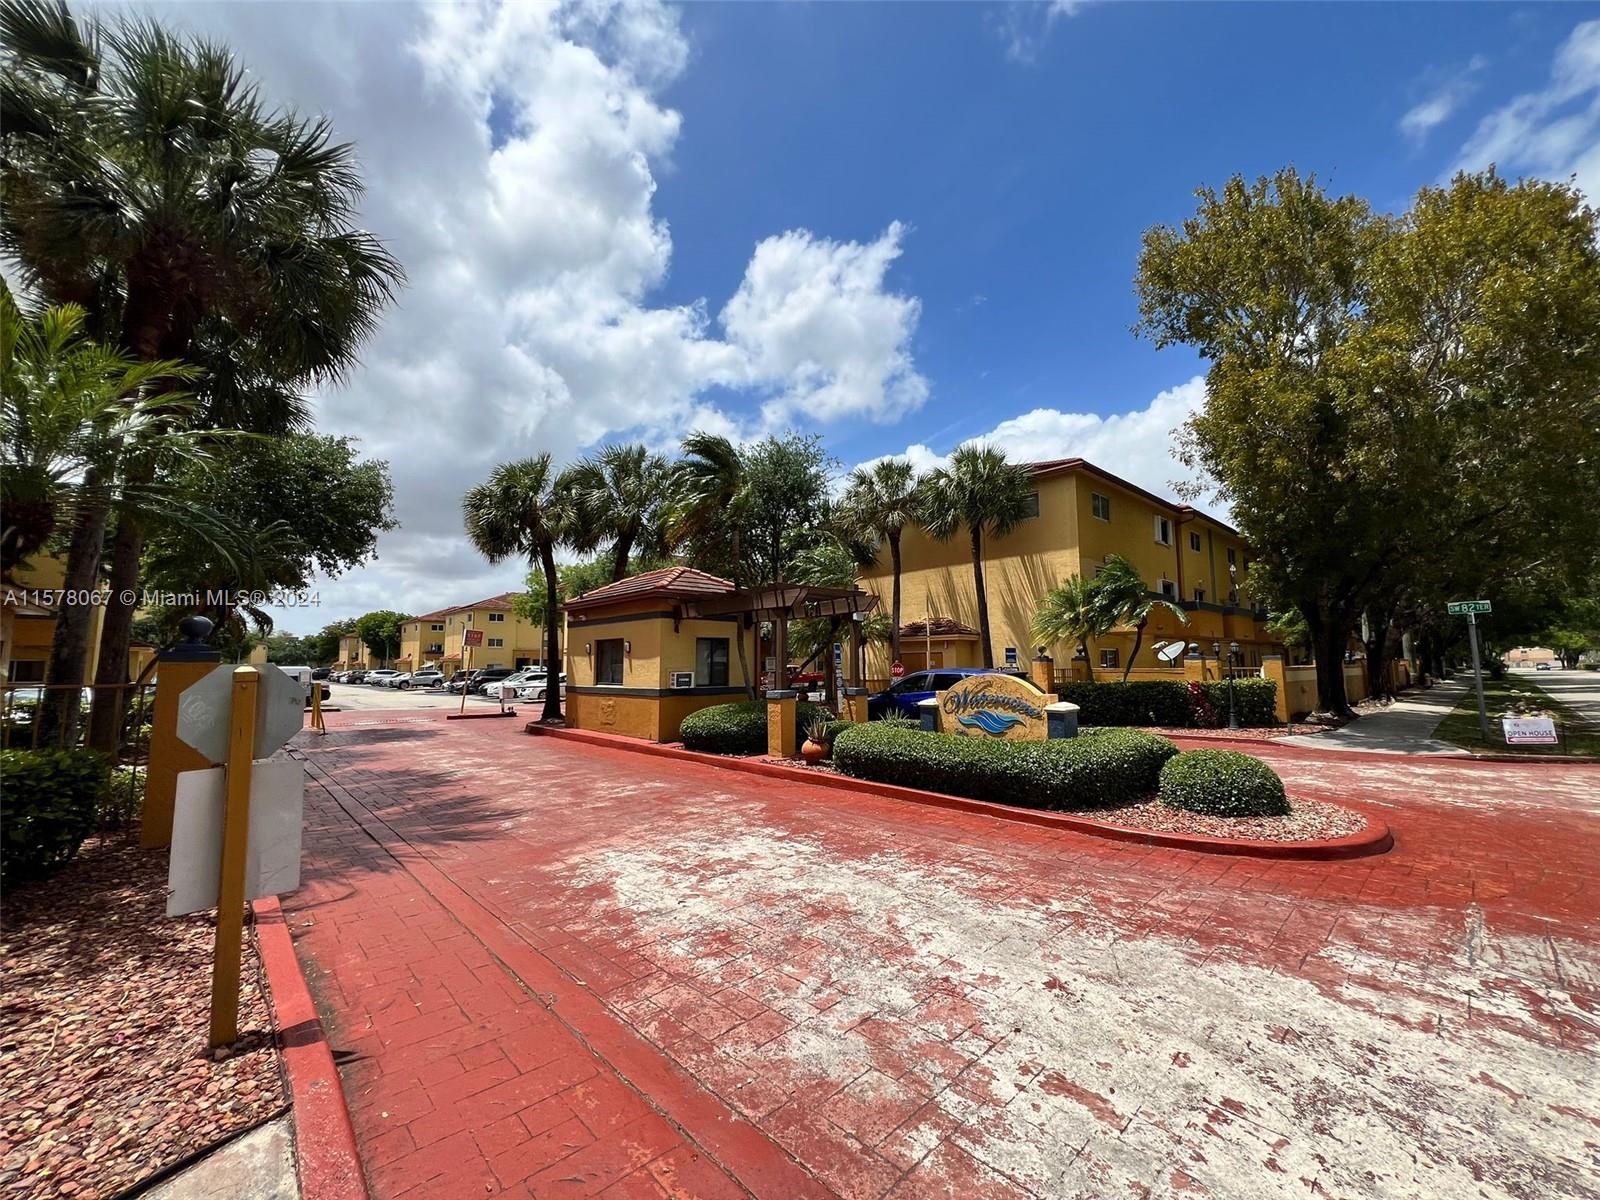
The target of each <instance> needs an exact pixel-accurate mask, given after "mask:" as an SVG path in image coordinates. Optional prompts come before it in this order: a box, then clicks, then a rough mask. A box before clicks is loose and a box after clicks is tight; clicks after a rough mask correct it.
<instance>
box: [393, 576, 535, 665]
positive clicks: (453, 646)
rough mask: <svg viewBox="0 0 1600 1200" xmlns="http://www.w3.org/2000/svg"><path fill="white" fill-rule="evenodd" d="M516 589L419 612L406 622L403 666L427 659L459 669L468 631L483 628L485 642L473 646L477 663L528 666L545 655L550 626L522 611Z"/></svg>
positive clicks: (425, 662) (424, 662)
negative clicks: (546, 627) (516, 600)
mask: <svg viewBox="0 0 1600 1200" xmlns="http://www.w3.org/2000/svg"><path fill="white" fill-rule="evenodd" d="M514 597H515V593H514V592H503V593H501V594H500V595H498V596H489V597H487V598H485V599H483V600H477V601H474V602H473V603H471V604H457V605H453V606H451V607H449V608H441V609H438V610H436V611H434V612H430V613H424V614H422V615H421V616H419V617H413V618H412V619H411V620H409V621H407V622H406V623H405V624H404V625H402V626H401V628H400V658H399V659H398V660H397V661H396V664H395V665H396V666H398V667H399V668H400V669H401V670H402V671H409V670H413V669H416V668H419V667H422V666H424V665H430V664H431V665H434V666H438V667H440V668H441V669H445V668H448V669H452V670H453V669H455V668H457V667H459V666H461V665H462V647H463V644H464V640H465V639H464V635H465V633H466V631H467V630H469V629H481V630H482V631H483V642H482V644H481V645H478V646H475V647H473V648H472V656H471V666H472V667H473V668H474V669H476V668H478V667H526V666H529V665H531V664H534V663H539V662H543V661H544V627H543V626H542V625H536V624H534V623H533V622H532V621H528V620H525V619H524V618H522V617H521V616H519V615H518V614H517V611H516V608H515V606H514V605H513V603H512V601H513V599H514Z"/></svg>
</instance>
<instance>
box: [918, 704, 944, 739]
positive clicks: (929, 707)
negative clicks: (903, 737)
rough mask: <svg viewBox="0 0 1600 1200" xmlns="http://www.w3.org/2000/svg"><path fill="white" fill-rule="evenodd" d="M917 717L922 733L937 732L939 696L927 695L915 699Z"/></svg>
mask: <svg viewBox="0 0 1600 1200" xmlns="http://www.w3.org/2000/svg"><path fill="white" fill-rule="evenodd" d="M917 719H918V720H919V721H921V722H922V732H923V733H938V732H939V697H938V696H929V697H928V698H927V699H926V700H918V701H917Z"/></svg>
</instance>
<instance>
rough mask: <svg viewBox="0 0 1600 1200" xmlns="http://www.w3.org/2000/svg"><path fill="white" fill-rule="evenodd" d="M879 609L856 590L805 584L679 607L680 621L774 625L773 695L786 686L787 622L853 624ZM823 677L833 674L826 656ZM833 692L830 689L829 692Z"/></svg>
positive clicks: (870, 597) (737, 592) (858, 650)
mask: <svg viewBox="0 0 1600 1200" xmlns="http://www.w3.org/2000/svg"><path fill="white" fill-rule="evenodd" d="M877 607H878V597H876V596H874V595H872V594H871V593H870V592H867V591H864V590H862V589H861V588H859V587H848V588H838V587H819V586H816V585H814V584H807V583H768V584H762V585H760V586H759V587H753V588H739V589H737V590H735V591H731V592H724V593H722V594H721V595H715V596H704V597H700V596H696V597H693V598H685V599H683V600H681V601H680V602H679V603H678V605H677V612H678V613H679V614H680V616H679V619H680V620H681V619H682V618H684V617H726V616H738V617H748V618H749V619H750V623H752V624H753V623H756V622H760V621H771V622H772V657H773V665H774V666H775V667H776V675H777V678H776V680H775V682H776V684H777V687H776V690H777V691H785V690H787V689H788V686H789V622H790V621H809V620H815V619H817V618H823V617H840V618H845V619H847V620H850V621H854V620H855V619H856V618H857V616H858V615H860V616H864V615H865V614H867V613H869V612H871V611H872V610H873V609H875V608H877ZM862 646H863V639H862V638H861V637H860V636H857V638H856V639H855V653H856V655H857V662H856V677H857V678H858V679H859V678H860V675H861V663H860V661H859V656H860V654H861V651H862ZM826 658H827V671H828V673H829V675H830V676H831V675H832V672H833V656H832V655H831V654H830V655H827V656H826ZM830 690H831V689H830Z"/></svg>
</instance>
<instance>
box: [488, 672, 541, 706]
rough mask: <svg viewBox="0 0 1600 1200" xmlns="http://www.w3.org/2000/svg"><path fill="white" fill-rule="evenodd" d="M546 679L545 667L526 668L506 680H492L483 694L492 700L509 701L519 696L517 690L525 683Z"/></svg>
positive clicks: (508, 676)
mask: <svg viewBox="0 0 1600 1200" xmlns="http://www.w3.org/2000/svg"><path fill="white" fill-rule="evenodd" d="M543 678H544V668H543V667H524V668H522V670H520V671H514V672H512V673H511V674H510V675H507V676H506V677H505V678H504V679H498V680H491V681H490V682H489V683H487V684H485V685H484V688H483V694H484V695H485V696H487V697H489V699H491V700H498V699H500V698H501V697H502V696H504V697H506V698H507V699H509V698H510V697H512V696H515V695H516V694H517V688H518V687H519V686H520V685H521V684H524V683H531V682H532V681H533V680H535V679H543Z"/></svg>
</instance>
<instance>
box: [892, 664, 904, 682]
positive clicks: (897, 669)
mask: <svg viewBox="0 0 1600 1200" xmlns="http://www.w3.org/2000/svg"><path fill="white" fill-rule="evenodd" d="M905 673H906V665H905V663H902V662H897V663H895V664H894V666H892V667H890V668H889V674H891V675H893V676H894V677H895V678H896V679H899V678H900V676H902V675H904V674H905Z"/></svg>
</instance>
